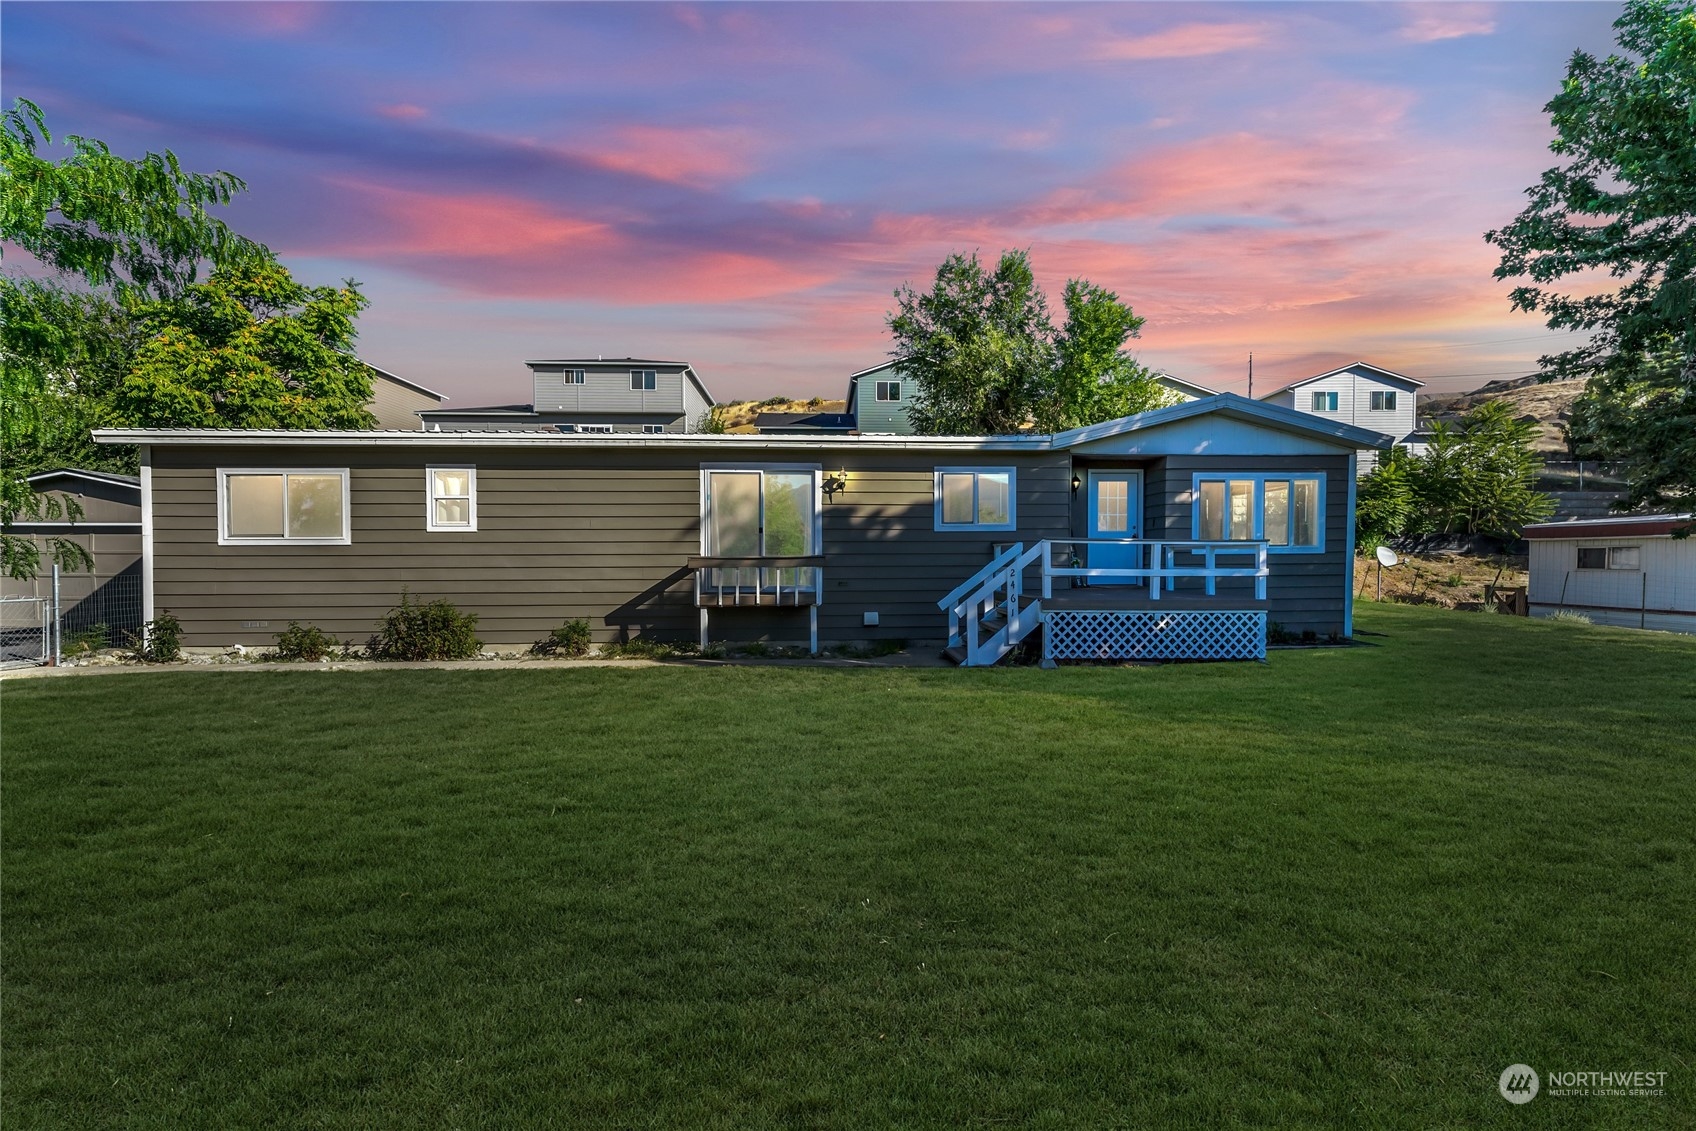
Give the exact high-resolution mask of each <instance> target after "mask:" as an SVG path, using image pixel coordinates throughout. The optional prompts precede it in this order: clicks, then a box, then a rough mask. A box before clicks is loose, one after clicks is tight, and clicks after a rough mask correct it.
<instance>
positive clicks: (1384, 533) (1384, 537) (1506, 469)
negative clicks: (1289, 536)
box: [1355, 401, 1554, 549]
mask: <svg viewBox="0 0 1696 1131" xmlns="http://www.w3.org/2000/svg"><path fill="white" fill-rule="evenodd" d="M1536 432H1537V425H1536V424H1535V423H1534V422H1532V421H1528V420H1517V419H1515V418H1514V415H1513V409H1512V407H1511V406H1510V405H1509V404H1508V403H1507V402H1506V401H1486V402H1485V403H1483V404H1481V405H1479V406H1478V407H1477V408H1475V409H1473V410H1472V411H1471V412H1469V413H1467V414H1466V415H1465V416H1463V417H1462V418H1461V419H1460V420H1459V421H1457V422H1456V423H1454V424H1449V423H1446V422H1442V421H1439V422H1438V423H1436V424H1434V425H1433V426H1432V429H1431V440H1430V443H1429V444H1428V445H1427V446H1426V449H1425V451H1424V452H1423V453H1421V454H1420V455H1417V456H1412V455H1408V454H1407V453H1406V452H1405V451H1403V450H1401V449H1397V450H1396V451H1395V452H1393V453H1391V454H1390V455H1389V456H1387V457H1386V458H1385V459H1384V460H1382V461H1381V462H1380V463H1379V464H1378V466H1377V467H1375V468H1374V469H1373V470H1372V471H1370V472H1368V473H1367V474H1366V475H1365V476H1363V477H1362V478H1361V481H1360V483H1359V485H1358V487H1357V489H1356V501H1355V537H1356V541H1357V543H1358V544H1359V545H1360V546H1361V547H1362V548H1363V549H1370V548H1372V547H1374V546H1377V545H1380V544H1382V543H1384V542H1386V541H1389V540H1390V539H1392V538H1396V537H1400V536H1402V535H1406V534H1487V535H1490V536H1491V537H1495V538H1503V539H1512V538H1517V537H1518V536H1519V532H1520V531H1521V530H1522V529H1523V528H1524V527H1525V525H1526V524H1527V523H1531V522H1537V521H1538V520H1540V519H1544V518H1547V517H1548V516H1549V515H1550V514H1551V513H1552V512H1553V511H1554V501H1553V500H1552V499H1550V498H1549V496H1547V495H1545V494H1543V493H1541V492H1539V491H1538V490H1537V488H1536V484H1537V473H1538V471H1539V469H1540V461H1539V460H1538V458H1537V453H1536V452H1535V451H1534V450H1533V449H1532V447H1531V442H1532V440H1533V438H1534V437H1535V436H1536Z"/></svg>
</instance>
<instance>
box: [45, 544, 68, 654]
mask: <svg viewBox="0 0 1696 1131" xmlns="http://www.w3.org/2000/svg"><path fill="white" fill-rule="evenodd" d="M59 611H60V610H59V563H58V562H54V563H53V607H52V609H51V610H50V612H51V614H52V617H53V629H52V632H53V644H52V647H53V652H52V656H51V657H50V658H49V659H48V661H47V662H48V663H49V664H51V665H52V666H53V667H58V666H59V660H60V658H61V657H60V649H61V647H62V646H63V644H64V643H65V630H64V628H63V627H62V626H61V623H60V616H59Z"/></svg>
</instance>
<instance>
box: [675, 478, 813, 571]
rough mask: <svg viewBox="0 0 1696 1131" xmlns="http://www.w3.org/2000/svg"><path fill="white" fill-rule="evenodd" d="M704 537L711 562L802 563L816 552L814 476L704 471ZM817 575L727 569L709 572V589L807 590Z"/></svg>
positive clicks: (737, 568) (755, 568) (768, 569)
mask: <svg viewBox="0 0 1696 1131" xmlns="http://www.w3.org/2000/svg"><path fill="white" fill-rule="evenodd" d="M703 490H704V491H705V493H706V498H705V503H706V506H705V514H704V515H703V518H704V520H705V537H704V538H703V542H704V543H705V545H704V546H703V547H702V549H703V551H704V552H705V553H706V554H707V556H708V557H715V558H777V557H783V558H790V557H794V558H801V557H811V556H813V555H815V554H817V553H818V552H819V551H818V473H817V472H815V471H812V470H810V469H808V470H792V469H788V468H773V469H769V470H768V469H766V468H746V469H744V468H736V469H726V470H722V471H711V470H709V471H707V472H706V473H705V482H704V484H703ZM816 577H817V572H816V570H815V569H813V568H810V567H795V566H788V567H784V568H782V569H777V568H769V567H766V568H762V567H757V566H726V567H722V568H718V569H714V570H712V571H711V573H710V575H709V577H708V580H707V584H708V586H709V587H711V588H714V589H718V588H723V589H731V588H735V589H738V590H740V591H743V592H754V591H762V592H769V591H775V590H778V589H783V590H796V589H800V590H808V589H812V588H814V587H815V584H816V583H815V580H814V579H815V578H816Z"/></svg>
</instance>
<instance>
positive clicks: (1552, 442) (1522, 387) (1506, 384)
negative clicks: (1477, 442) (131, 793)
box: [1419, 377, 1584, 453]
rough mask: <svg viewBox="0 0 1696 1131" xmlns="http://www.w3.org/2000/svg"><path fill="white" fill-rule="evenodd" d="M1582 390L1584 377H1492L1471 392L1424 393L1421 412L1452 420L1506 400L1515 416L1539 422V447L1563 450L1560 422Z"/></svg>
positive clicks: (1564, 445) (1564, 447) (1420, 406)
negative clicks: (1486, 405)
mask: <svg viewBox="0 0 1696 1131" xmlns="http://www.w3.org/2000/svg"><path fill="white" fill-rule="evenodd" d="M1583 391H1584V382H1583V381H1582V380H1573V381H1547V382H1541V381H1538V380H1537V378H1535V377H1518V378H1515V379H1513V380H1511V381H1491V382H1490V383H1489V384H1488V385H1482V386H1480V387H1479V388H1476V389H1474V390H1472V391H1471V392H1470V393H1450V394H1447V395H1439V396H1432V397H1421V398H1420V399H1419V415H1420V417H1421V418H1423V419H1427V420H1451V421H1452V420H1455V419H1457V418H1459V417H1460V416H1461V415H1463V414H1464V413H1466V412H1468V411H1470V410H1472V409H1474V408H1477V407H1478V406H1479V405H1481V404H1483V403H1484V402H1485V401H1506V402H1508V404H1510V405H1512V406H1513V410H1514V415H1515V416H1517V417H1520V418H1521V419H1523V418H1525V417H1530V418H1532V419H1534V420H1535V421H1536V422H1537V424H1538V425H1539V428H1538V435H1537V440H1536V448H1537V450H1538V451H1540V452H1550V453H1555V452H1560V453H1564V452H1565V451H1566V442H1565V441H1564V440H1562V439H1561V425H1562V424H1563V423H1565V422H1566V420H1567V419H1568V418H1569V417H1570V416H1571V415H1572V402H1573V401H1574V400H1576V399H1577V398H1578V394H1579V393H1582V392H1583Z"/></svg>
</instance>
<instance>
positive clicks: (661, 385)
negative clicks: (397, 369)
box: [418, 357, 713, 433]
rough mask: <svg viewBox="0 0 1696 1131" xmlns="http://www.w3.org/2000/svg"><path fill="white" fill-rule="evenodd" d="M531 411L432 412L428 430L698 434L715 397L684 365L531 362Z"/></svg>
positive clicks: (624, 360) (630, 360) (425, 415)
mask: <svg viewBox="0 0 1696 1131" xmlns="http://www.w3.org/2000/svg"><path fill="white" fill-rule="evenodd" d="M524 364H525V365H528V366H529V367H530V375H531V381H532V387H533V389H534V395H533V396H532V397H531V401H530V403H529V404H527V405H493V406H490V407H486V408H455V409H426V410H424V411H422V412H420V413H419V414H418V415H419V417H420V418H421V419H422V420H423V421H424V427H425V429H426V430H429V431H441V432H463V431H467V430H478V429H501V430H508V429H515V428H516V429H536V430H540V431H549V432H589V433H594V432H603V433H606V432H650V433H660V432H693V431H695V430H696V425H697V424H698V423H699V422H700V420H701V419H702V418H703V417H704V416H705V415H706V414H707V410H708V409H710V408H712V406H713V398H712V394H711V393H709V392H707V387H706V385H705V384H703V383H702V381H701V378H700V377H699V376H697V375H696V373H695V370H694V369H693V368H691V367H690V365H689V363H688V362H684V361H649V360H646V359H644V358H635V357H613V358H598V357H597V358H592V359H591V358H559V359H554V360H546V361H527V362H525V363H524Z"/></svg>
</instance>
